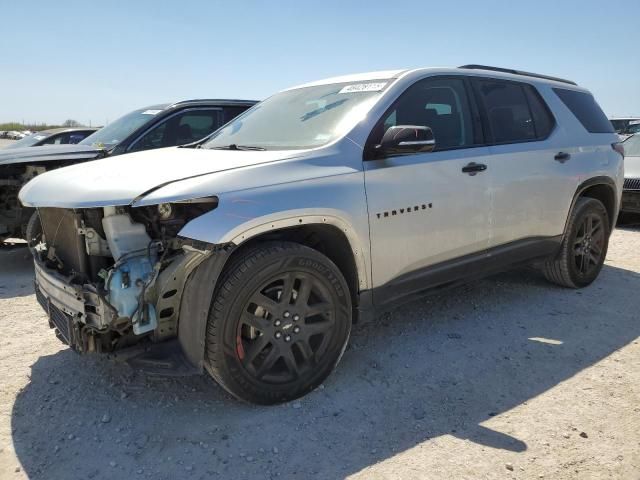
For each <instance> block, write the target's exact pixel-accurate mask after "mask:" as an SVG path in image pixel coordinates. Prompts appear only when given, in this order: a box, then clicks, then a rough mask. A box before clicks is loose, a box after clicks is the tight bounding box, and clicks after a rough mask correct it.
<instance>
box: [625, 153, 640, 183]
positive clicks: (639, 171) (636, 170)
mask: <svg viewBox="0 0 640 480" xmlns="http://www.w3.org/2000/svg"><path fill="white" fill-rule="evenodd" d="M624 176H625V178H640V157H633V156H628V157H624Z"/></svg>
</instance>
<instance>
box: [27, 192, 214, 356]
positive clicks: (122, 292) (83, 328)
mask: <svg viewBox="0 0 640 480" xmlns="http://www.w3.org/2000/svg"><path fill="white" fill-rule="evenodd" d="M216 206H217V199H216V198H215V197H210V198H203V199H197V200H194V201H189V202H183V203H166V204H161V205H157V206H149V207H139V208H132V207H128V206H125V207H105V208H87V209H75V210H72V209H62V208H39V209H38V215H39V218H40V222H41V226H42V238H41V239H40V241H39V243H38V244H37V245H36V246H35V247H34V248H33V253H34V257H35V270H36V295H37V298H38V301H39V302H40V304H41V305H42V306H43V308H44V309H45V310H46V311H47V312H48V313H49V318H50V325H51V327H52V328H55V329H56V334H57V335H58V337H59V338H60V339H61V340H62V341H64V342H65V343H67V344H69V345H70V346H71V347H72V348H74V349H75V350H76V351H78V352H80V353H85V352H112V351H115V350H119V349H122V348H125V347H128V346H131V345H134V344H138V343H140V342H151V343H155V342H159V341H163V340H166V339H169V338H172V337H175V336H176V334H177V322H178V314H179V308H180V299H181V296H182V292H183V290H184V285H185V282H186V280H187V278H188V276H189V274H190V273H191V272H192V271H193V269H194V268H195V267H196V266H197V265H199V264H200V262H201V261H202V260H204V259H205V258H206V257H207V255H208V254H209V253H211V251H212V250H213V246H212V245H209V244H205V243H202V242H197V241H193V240H190V239H184V238H180V237H179V236H178V232H179V231H180V230H181V229H182V227H183V226H184V225H185V224H186V223H187V222H188V221H190V220H191V219H193V218H196V217H198V216H200V215H202V214H203V213H205V212H207V211H209V210H212V209H214V208H215V207H216Z"/></svg>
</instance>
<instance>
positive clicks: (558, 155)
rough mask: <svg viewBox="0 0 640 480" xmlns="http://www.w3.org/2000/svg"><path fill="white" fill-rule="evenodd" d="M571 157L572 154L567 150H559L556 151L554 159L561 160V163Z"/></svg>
mask: <svg viewBox="0 0 640 480" xmlns="http://www.w3.org/2000/svg"><path fill="white" fill-rule="evenodd" d="M570 158H571V154H570V153H567V152H558V153H556V156H555V157H553V159H554V160H556V161H558V162H560V163H564V162H566V161H567V160H569V159H570Z"/></svg>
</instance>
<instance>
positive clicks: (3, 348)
mask: <svg viewBox="0 0 640 480" xmlns="http://www.w3.org/2000/svg"><path fill="white" fill-rule="evenodd" d="M639 252H640V230H637V229H636V230H634V229H632V228H627V229H623V230H617V231H616V232H615V233H614V235H613V237H612V242H611V247H610V251H609V255H608V259H607V263H606V266H605V267H604V269H603V271H602V274H601V276H600V278H599V279H598V280H597V281H596V282H595V283H594V284H593V285H592V286H590V287H589V288H586V289H584V290H581V291H572V290H566V289H561V288H557V287H554V286H552V285H549V284H547V283H546V282H545V281H544V279H543V278H542V277H541V276H540V275H539V274H538V273H537V272H535V271H534V270H531V269H521V270H517V271H513V272H510V273H505V274H501V275H499V276H495V277H493V278H490V279H487V280H484V281H479V282H475V283H472V284H470V285H468V286H465V287H462V288H459V289H457V290H451V291H448V292H444V293H440V294H439V295H437V296H431V297H428V298H425V299H423V300H421V301H418V302H414V303H412V304H409V305H406V306H404V307H402V308H400V309H398V310H395V311H394V312H393V313H391V314H386V315H384V316H382V317H381V318H380V319H379V320H378V321H377V322H375V323H371V324H367V325H362V326H358V327H356V328H355V331H354V333H353V336H352V340H351V343H350V347H349V349H348V350H347V352H346V354H345V356H344V358H343V360H342V362H341V364H340V365H339V367H338V370H337V371H336V372H335V373H334V374H333V375H332V376H331V377H330V378H329V379H328V381H327V382H326V383H325V384H324V385H323V386H322V387H321V388H320V389H318V390H316V391H315V392H313V393H312V394H310V395H308V396H307V397H305V398H303V399H301V400H300V401H297V402H292V403H290V404H287V405H282V406H277V407H270V408H265V407H255V406H248V405H245V404H242V403H239V402H237V401H235V400H233V399H231V398H229V396H228V395H226V394H225V393H224V392H223V391H222V390H221V389H220V388H218V387H217V386H216V385H215V384H214V383H213V381H210V380H209V379H208V378H207V377H187V378H167V377H154V376H150V375H148V374H145V373H142V372H138V371H133V370H132V369H131V368H130V367H129V366H128V365H126V364H119V363H114V362H113V361H111V360H108V359H106V358H103V357H98V356H88V357H80V356H78V355H76V354H74V353H73V352H72V351H70V350H69V349H68V348H66V347H65V346H63V345H62V344H61V343H60V342H59V341H58V340H57V339H56V338H55V337H54V334H53V331H51V330H49V328H48V326H47V321H46V319H45V315H44V313H43V312H42V311H41V309H40V307H39V306H38V304H37V303H36V300H35V298H34V295H33V287H32V273H31V266H30V261H29V260H28V258H27V255H26V253H25V250H24V249H15V248H14V249H9V250H8V249H6V248H5V249H3V250H2V251H0V270H1V271H0V328H1V331H2V334H3V335H2V337H1V339H0V478H2V479H14V478H16V479H18V478H34V479H38V478H42V479H65V480H66V479H76V478H78V479H87V478H95V479H125V478H126V479H128V478H153V479H175V478H189V479H190V478H193V479H204V478H234V479H244V478H303V479H306V478H319V479H339V478H353V479H365V478H366V479H402V480H410V479H484V478H489V479H493V478H496V479H503V478H506V479H512V478H513V479H530V478H533V479H539V478H546V479H574V478H581V479H583V478H588V479H600V478H613V479H640V339H639V336H640V321H639V318H638V311H639V301H640V298H639V297H640V295H639V294H640V253H639Z"/></svg>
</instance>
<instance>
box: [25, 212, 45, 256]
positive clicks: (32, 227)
mask: <svg viewBox="0 0 640 480" xmlns="http://www.w3.org/2000/svg"><path fill="white" fill-rule="evenodd" d="M24 238H25V240H26V241H27V246H28V247H29V249H30V250H31V251H34V249H35V247H36V246H37V245H38V244H39V243H40V241H41V240H42V223H40V216H39V215H38V211H37V210H36V211H35V212H33V213H32V214H31V217H29V222H27V226H26V228H25V233H24Z"/></svg>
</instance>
